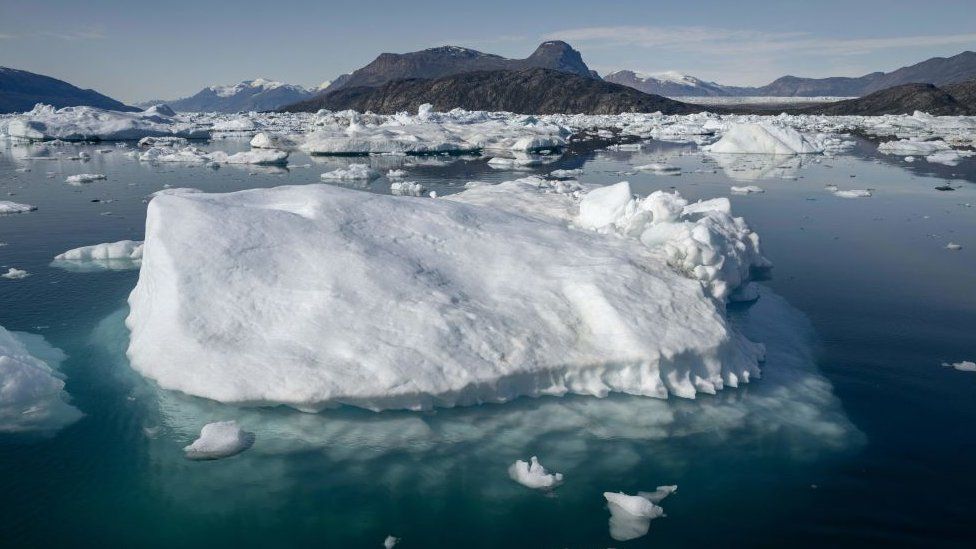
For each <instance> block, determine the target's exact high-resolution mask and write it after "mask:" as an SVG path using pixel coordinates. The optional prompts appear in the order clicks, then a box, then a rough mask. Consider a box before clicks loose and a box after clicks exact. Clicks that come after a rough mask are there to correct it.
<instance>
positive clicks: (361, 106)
mask: <svg viewBox="0 0 976 549" xmlns="http://www.w3.org/2000/svg"><path fill="white" fill-rule="evenodd" d="M424 103H431V104H432V105H433V106H434V110H436V111H448V110H451V109H453V108H456V107H460V108H463V109H468V110H485V111H509V112H515V113H523V114H553V113H586V114H619V113H624V112H655V111H661V112H663V113H665V114H685V113H693V112H701V111H702V110H704V107H700V106H696V105H689V104H687V103H682V102H680V101H674V100H671V99H667V98H664V97H660V96H657V95H650V94H646V93H643V92H640V91H637V90H635V89H633V88H628V87H626V86H621V85H620V84H614V83H612V82H604V81H602V80H595V79H593V78H590V77H588V76H581V75H579V74H573V73H569V72H562V71H558V70H553V69H541V68H533V69H524V70H518V71H508V70H502V71H479V72H466V73H462V74H455V75H451V76H446V77H441V78H433V79H431V78H409V79H403V80H395V81H392V82H387V83H385V84H382V85H380V86H372V87H370V86H355V87H346V88H342V89H339V90H336V91H332V92H326V93H324V94H321V95H318V96H316V97H314V98H312V99H310V100H308V101H303V102H301V103H298V104H295V105H291V106H289V107H286V108H285V109H283V110H286V111H309V112H314V111H317V110H319V109H329V110H344V109H354V110H357V111H359V112H365V111H372V112H376V113H385V114H389V113H395V112H398V111H410V112H415V111H416V110H417V108H418V107H419V106H420V105H422V104H424ZM710 110H713V111H714V110H715V109H714V108H713V109H710Z"/></svg>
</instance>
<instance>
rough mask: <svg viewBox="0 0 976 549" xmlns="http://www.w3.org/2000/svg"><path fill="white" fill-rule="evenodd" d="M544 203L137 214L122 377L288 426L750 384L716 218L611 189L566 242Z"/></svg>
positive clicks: (232, 207) (334, 203)
mask: <svg viewBox="0 0 976 549" xmlns="http://www.w3.org/2000/svg"><path fill="white" fill-rule="evenodd" d="M553 185H554V184H553V183H549V182H546V181H544V180H542V179H538V178H528V179H525V180H519V181H513V182H508V183H503V184H500V185H493V186H477V187H473V188H471V189H468V190H467V191H465V192H462V193H460V194H457V195H453V196H450V197H447V198H445V199H439V200H415V199H410V198H400V197H390V196H378V195H371V194H364V193H362V192H358V191H352V190H347V189H342V188H337V187H334V186H329V185H307V186H301V187H278V188H274V189H257V190H248V191H241V192H237V193H231V194H204V193H199V194H176V195H161V196H158V197H156V198H154V199H153V200H152V201H151V202H150V204H149V209H148V217H147V222H146V242H145V246H144V249H143V260H142V269H141V271H140V276H139V281H138V283H137V285H136V288H135V289H134V290H133V292H132V294H131V296H130V298H129V303H130V306H131V312H130V314H129V317H128V320H127V325H128V326H129V328H130V330H131V332H132V334H131V341H130V344H129V349H128V354H129V356H130V358H131V361H132V365H133V367H134V368H135V369H137V370H138V371H139V372H141V373H143V374H144V375H146V376H147V377H150V378H152V379H154V380H156V381H157V382H158V383H159V384H160V385H161V386H162V387H164V388H168V389H175V390H179V391H183V392H186V393H189V394H193V395H197V396H203V397H207V398H211V399H214V400H219V401H223V402H235V403H243V404H256V405H265V404H286V405H290V406H293V407H296V408H300V409H303V410H319V409H321V408H323V407H328V406H334V405H337V404H351V405H355V406H361V407H365V408H370V409H376V410H379V409H388V408H410V409H417V408H429V407H432V406H454V405H467V404H476V403H481V402H502V401H508V400H511V399H514V398H516V397H519V396H526V395H528V396H535V395H562V394H566V393H576V394H585V395H598V396H605V395H607V394H608V393H610V392H623V393H629V394H635V395H644V396H654V397H666V396H667V395H669V394H673V395H676V396H681V397H694V396H695V394H696V393H699V392H706V393H714V392H715V391H717V390H720V389H722V388H723V387H726V386H732V387H734V386H737V385H738V384H739V383H740V382H747V381H749V380H750V379H751V378H752V377H755V376H757V375H758V374H759V362H760V361H761V360H762V357H763V349H762V346H761V345H758V344H755V343H752V342H750V341H748V340H747V339H746V338H745V337H743V336H742V335H741V334H739V333H738V332H737V331H736V330H734V329H732V328H731V327H730V326H729V325H728V323H727V321H726V319H725V317H724V305H723V300H724V297H725V296H726V295H727V293H728V292H729V291H731V290H732V289H734V288H735V287H737V286H738V285H740V284H741V283H742V282H744V280H745V275H746V273H747V271H748V268H749V267H750V265H753V266H755V265H763V264H765V262H764V260H763V259H762V257H761V256H760V255H759V254H758V248H757V247H756V245H757V244H758V241H757V240H756V237H755V235H754V234H752V233H751V232H750V231H748V228H747V227H746V226H745V224H744V222H743V221H742V220H740V219H736V218H732V217H731V216H730V215H729V207H728V203H727V201H725V202H721V201H708V202H702V203H696V204H688V203H687V201H684V200H683V199H681V198H680V197H678V196H676V195H671V194H668V193H660V194H655V195H653V196H652V197H649V198H648V199H643V200H637V199H634V198H632V197H630V196H629V190H628V189H625V190H624V191H623V192H622V193H620V194H621V195H623V194H626V195H627V196H626V197H623V196H621V198H620V199H619V200H620V201H621V202H622V203H623V202H626V203H625V204H624V206H623V208H622V210H620V212H618V213H619V215H618V216H617V217H615V218H613V220H612V225H613V231H612V232H609V231H604V232H600V231H593V230H588V229H584V228H582V227H581V228H574V227H572V226H571V225H573V224H574V223H576V222H578V221H577V216H578V215H579V212H580V206H579V205H578V201H577V198H576V195H577V194H578V192H574V193H559V192H554V190H555V189H554V187H553ZM601 190H602V189H601ZM592 192H594V193H596V192H597V191H592ZM623 198H626V199H627V200H626V201H624V200H623ZM583 201H584V203H586V202H587V201H588V199H587V198H586V195H584V197H583ZM632 202H633V204H632ZM488 257H490V258H492V261H490V262H486V261H485V260H484V258H488ZM723 258H724V259H723ZM675 267H678V269H677V270H676V268H675ZM394 303H395V304H397V305H396V306H395V307H391V306H390V304H394Z"/></svg>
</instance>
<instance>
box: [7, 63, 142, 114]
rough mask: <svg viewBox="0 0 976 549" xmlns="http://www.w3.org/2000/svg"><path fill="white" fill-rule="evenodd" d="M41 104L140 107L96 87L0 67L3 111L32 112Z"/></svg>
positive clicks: (102, 107) (132, 109)
mask: <svg viewBox="0 0 976 549" xmlns="http://www.w3.org/2000/svg"><path fill="white" fill-rule="evenodd" d="M37 103H45V104H47V105H53V106H55V107H57V108H59V109H60V108H61V107H77V106H81V105H86V106H89V107H98V108H101V109H111V110H116V111H137V110H139V109H137V108H135V107H130V106H128V105H126V104H124V103H122V102H120V101H116V100H115V99H112V98H111V97H108V96H105V95H102V94H100V93H98V92H97V91H95V90H83V89H81V88H79V87H77V86H72V85H71V84H69V83H67V82H65V81H63V80H58V79H57V78H51V77H50V76H44V75H42V74H35V73H32V72H27V71H22V70H17V69H11V68H8V67H0V114H2V113H12V112H24V111H29V110H31V109H33V108H34V105H36V104H37Z"/></svg>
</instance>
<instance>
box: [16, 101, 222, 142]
mask: <svg viewBox="0 0 976 549" xmlns="http://www.w3.org/2000/svg"><path fill="white" fill-rule="evenodd" d="M6 131H7V135H9V136H10V137H13V138H17V139H27V140H31V141H41V140H50V139H61V140H63V141H90V140H102V141H121V140H126V139H141V138H143V137H167V136H168V137H186V138H194V139H197V138H207V137H209V136H210V132H209V131H207V130H206V129H203V128H200V127H197V126H196V125H194V124H191V123H184V122H178V121H177V120H176V119H174V118H172V117H170V116H166V115H165V114H163V112H162V111H157V110H152V109H150V110H147V111H143V112H119V111H110V110H105V109H97V108H95V107H64V108H61V109H55V108H54V107H52V106H50V105H37V106H36V107H34V109H33V110H31V111H29V112H26V113H24V114H22V115H17V116H15V117H14V118H12V119H11V120H9V121H8V122H7V128H6Z"/></svg>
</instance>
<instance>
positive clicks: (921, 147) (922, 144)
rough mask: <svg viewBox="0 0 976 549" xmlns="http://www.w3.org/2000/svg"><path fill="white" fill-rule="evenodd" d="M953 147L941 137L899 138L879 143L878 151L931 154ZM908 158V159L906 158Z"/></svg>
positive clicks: (902, 154) (885, 152)
mask: <svg viewBox="0 0 976 549" xmlns="http://www.w3.org/2000/svg"><path fill="white" fill-rule="evenodd" d="M950 148H951V147H950V146H949V144H948V143H946V142H945V141H943V140H941V139H937V140H934V141H923V140H920V139H899V140H897V141H886V142H884V143H881V144H879V145H878V152H880V153H883V154H892V155H899V156H911V155H919V156H931V155H933V154H935V153H937V152H940V151H947V150H949V149H950ZM906 160H907V159H906Z"/></svg>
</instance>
